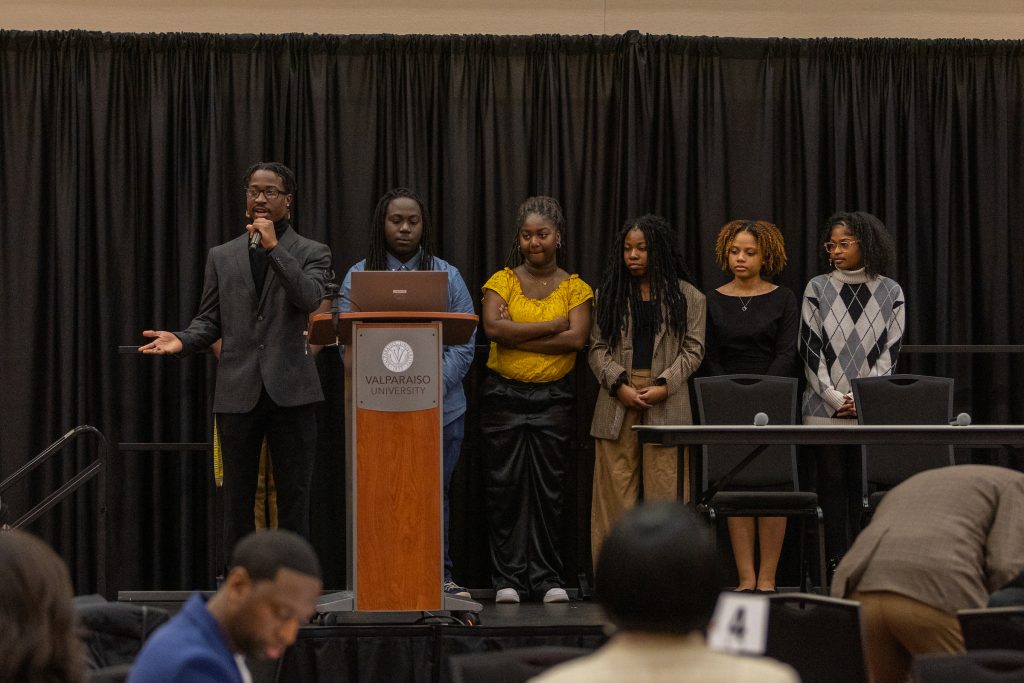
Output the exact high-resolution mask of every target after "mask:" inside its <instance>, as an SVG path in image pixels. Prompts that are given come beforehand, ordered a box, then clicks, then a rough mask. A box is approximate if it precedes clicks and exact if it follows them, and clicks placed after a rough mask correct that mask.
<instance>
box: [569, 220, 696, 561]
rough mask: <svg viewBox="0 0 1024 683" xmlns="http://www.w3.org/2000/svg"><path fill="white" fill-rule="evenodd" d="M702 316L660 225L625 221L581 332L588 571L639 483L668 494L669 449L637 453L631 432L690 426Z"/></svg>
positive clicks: (673, 475)
mask: <svg viewBox="0 0 1024 683" xmlns="http://www.w3.org/2000/svg"><path fill="white" fill-rule="evenodd" d="M704 311H705V299H704V295H703V294H701V293H700V291H699V290H698V289H697V288H696V287H695V286H694V285H693V284H692V281H691V280H690V277H689V275H688V274H687V272H686V269H685V268H684V266H683V259H682V256H681V254H680V252H679V249H678V247H677V246H676V244H675V240H674V237H673V235H672V232H671V230H670V228H669V225H668V222H667V221H666V220H665V219H664V218H661V217H660V216H652V215H645V216H640V217H639V218H634V219H631V220H629V221H626V224H625V225H624V226H623V227H622V229H621V230H620V231H619V233H618V235H616V237H615V240H614V241H613V242H612V245H611V250H610V253H609V257H608V266H607V268H606V270H605V277H604V280H603V282H602V283H601V287H600V289H599V290H598V293H597V315H596V318H595V321H594V326H593V328H592V330H591V333H590V354H589V356H588V360H589V362H590V368H591V370H592V371H593V372H594V375H595V376H596V377H597V381H598V383H599V384H600V390H599V391H598V398H597V405H596V406H595V408H594V418H593V421H592V423H591V427H590V434H591V436H593V437H594V438H595V461H594V489H593V505H592V508H591V516H590V529H591V531H590V542H591V551H592V555H593V559H594V562H595V563H596V562H597V557H598V553H599V552H600V548H601V543H602V542H603V541H604V538H605V536H606V535H607V534H608V531H609V529H610V528H611V526H612V524H613V523H614V522H615V520H616V519H618V517H619V516H620V515H621V514H622V513H623V512H624V511H625V510H626V509H628V508H630V507H632V506H633V505H635V504H636V502H637V500H638V498H639V497H640V486H641V481H642V483H643V498H644V499H645V500H648V501H650V500H671V499H674V498H676V497H677V495H678V476H679V474H678V467H679V456H678V452H679V451H678V449H677V448H676V447H674V446H672V447H665V446H657V445H654V444H646V445H644V446H643V447H642V448H641V446H640V444H639V442H638V440H637V438H636V435H635V434H634V433H633V431H632V426H633V425H634V424H648V425H663V424H692V422H693V416H692V411H691V409H690V397H689V391H688V389H687V380H688V379H689V377H690V375H692V374H693V373H694V372H695V371H696V370H697V368H698V367H699V366H700V364H701V360H702V359H703V357H704ZM687 460H688V459H687V458H686V457H684V465H683V472H684V483H683V490H684V492H687V491H688V490H689V482H688V479H687V477H686V473H687V472H688V467H687V465H686V461H687ZM684 498H685V495H684Z"/></svg>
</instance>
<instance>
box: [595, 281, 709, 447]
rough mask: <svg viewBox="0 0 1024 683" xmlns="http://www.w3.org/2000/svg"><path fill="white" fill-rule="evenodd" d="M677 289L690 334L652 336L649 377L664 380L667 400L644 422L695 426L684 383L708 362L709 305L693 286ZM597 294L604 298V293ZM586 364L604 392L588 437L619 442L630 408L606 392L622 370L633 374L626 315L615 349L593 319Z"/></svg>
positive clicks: (663, 330)
mask: <svg viewBox="0 0 1024 683" xmlns="http://www.w3.org/2000/svg"><path fill="white" fill-rule="evenodd" d="M679 288H680V290H682V292H683V296H684V297H685V299H686V333H685V334H684V336H683V338H682V339H680V338H679V337H678V336H676V334H675V333H673V332H670V331H668V329H667V328H666V327H665V326H664V325H663V326H662V327H661V329H660V330H658V333H657V335H655V337H654V354H653V356H652V357H651V377H652V378H653V379H658V378H664V379H665V386H666V387H667V388H668V398H667V399H665V400H664V401H662V402H661V403H658V404H656V405H654V406H651V408H650V409H649V410H648V411H647V413H646V414H645V415H644V419H643V423H644V424H649V425H665V424H692V423H693V411H692V410H691V408H690V392H689V389H688V387H687V383H686V381H687V380H688V379H689V378H690V375H692V374H693V373H694V372H696V371H697V368H698V367H700V363H701V361H702V360H703V359H704V327H705V324H706V320H705V310H706V308H707V304H706V301H705V299H704V295H703V294H702V293H701V292H700V291H699V290H698V289H697V288H696V287H694V286H693V285H691V284H690V283H688V282H684V281H683V280H680V281H679ZM597 296H600V293H598V294H597ZM663 319H664V317H663ZM587 360H588V362H589V363H590V369H591V370H592V371H593V372H594V375H595V376H596V377H597V382H598V384H600V385H601V390H600V391H598V394H597V404H596V405H595V406H594V419H593V421H592V422H591V424H590V435H591V436H593V437H595V438H598V439H616V438H618V436H619V431H620V430H621V429H622V418H623V417H624V416H625V414H626V407H625V406H624V405H622V404H621V403H619V400H618V399H617V398H614V397H613V396H612V395H611V394H610V393H608V392H609V391H610V390H611V387H612V385H613V384H615V381H616V380H617V379H618V378H619V376H620V375H622V373H623V372H625V373H626V377H629V376H630V374H631V373H632V371H633V323H632V320H630V319H629V317H628V314H627V319H626V327H625V329H624V330H623V332H622V336H621V337H620V339H619V343H618V345H617V346H616V347H614V348H612V347H610V346H608V344H607V342H606V341H605V340H604V339H602V338H601V330H600V328H599V327H598V325H597V317H596V316H595V318H594V324H593V326H592V327H591V330H590V353H589V354H588V356H587Z"/></svg>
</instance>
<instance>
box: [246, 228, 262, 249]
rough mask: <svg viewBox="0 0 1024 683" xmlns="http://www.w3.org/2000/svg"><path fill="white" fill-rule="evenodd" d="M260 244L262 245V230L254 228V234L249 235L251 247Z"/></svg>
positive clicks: (253, 247)
mask: <svg viewBox="0 0 1024 683" xmlns="http://www.w3.org/2000/svg"><path fill="white" fill-rule="evenodd" d="M258 246H260V231H259V230H253V231H252V234H251V235H249V248H250V249H255V248H256V247H258Z"/></svg>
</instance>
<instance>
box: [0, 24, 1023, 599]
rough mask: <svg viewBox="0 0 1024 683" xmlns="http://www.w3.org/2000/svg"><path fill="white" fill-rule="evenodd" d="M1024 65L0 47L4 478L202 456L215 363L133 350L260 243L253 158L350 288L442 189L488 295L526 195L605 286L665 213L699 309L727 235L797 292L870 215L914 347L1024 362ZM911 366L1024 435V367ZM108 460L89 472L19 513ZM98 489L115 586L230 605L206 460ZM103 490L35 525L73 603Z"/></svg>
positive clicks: (970, 53) (973, 50) (331, 513)
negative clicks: (42, 455) (781, 243)
mask: <svg viewBox="0 0 1024 683" xmlns="http://www.w3.org/2000/svg"><path fill="white" fill-rule="evenodd" d="M1022 68H1024V43H1021V42H1009V41H1006V42H984V41H959V40H958V41H914V40H825V39H822V40H790V39H769V40H745V39H743V40H741V39H720V38H683V37H667V36H647V35H641V34H637V33H629V34H625V35H622V36H609V37H604V36H600V37H598V36H579V37H569V36H536V37H515V36H513V37H494V36H465V37H452V36H437V37H434V36H403V37H397V36H320V35H317V36H299V35H284V36H252V35H239V36H221V35H196V34H165V35H129V34H97V33H86V32H60V33H54V32H16V31H3V32H0V201H2V202H3V207H4V211H3V214H4V218H3V219H2V223H0V287H2V290H0V291H2V296H0V321H2V325H0V378H2V382H3V388H4V391H5V393H6V397H5V399H6V400H5V401H4V407H5V410H4V412H3V414H2V417H0V473H2V474H3V475H5V476H6V475H8V474H10V473H11V472H12V471H13V470H14V469H15V468H16V467H18V466H19V465H21V464H22V463H24V462H25V461H27V460H28V459H29V458H30V457H31V456H32V455H33V454H34V453H36V452H38V451H40V450H42V448H44V447H45V446H46V445H47V444H48V443H50V442H51V441H53V440H54V439H56V438H57V437H58V436H59V435H60V434H62V433H63V432H65V431H66V430H67V429H68V428H70V427H71V426H73V425H75V424H82V423H90V424H94V425H96V426H97V427H99V428H100V429H101V430H103V431H104V432H105V433H107V434H108V435H110V436H111V437H112V438H113V439H114V440H115V441H123V442H128V441H182V442H193V441H207V440H209V438H210V424H211V417H210V402H209V396H210V388H211V387H212V382H213V377H214V372H215V365H214V362H213V361H212V360H211V359H209V358H206V357H200V358H194V359H188V360H184V361H168V360H164V359H153V358H140V357H137V356H132V355H119V354H118V353H117V347H118V346H119V345H129V344H137V343H138V342H139V341H140V335H139V332H140V331H141V330H143V329H146V328H165V329H180V328H182V327H184V326H185V325H186V324H187V323H188V321H189V320H190V319H191V317H192V315H194V313H195V310H196V306H197V303H198V300H199V295H200V289H201V283H202V272H203V265H204V262H205V257H206V252H207V251H208V250H209V248H210V247H212V246H214V245H217V244H219V243H221V242H224V241H225V240H227V239H229V238H231V237H233V236H235V235H237V234H238V233H239V232H240V231H241V229H242V224H243V221H242V213H243V197H242V192H241V176H242V173H243V171H244V169H245V168H246V167H247V166H248V165H249V164H250V163H252V162H253V161H256V160H260V159H277V160H281V161H283V162H285V163H286V164H288V165H290V166H292V167H293V168H294V169H295V171H296V173H297V176H298V180H299V188H298V192H297V194H296V209H295V225H296V228H297V230H298V231H299V232H300V233H301V234H304V235H307V236H309V237H312V238H314V239H317V240H322V241H325V242H327V243H329V244H330V245H331V248H332V249H333V252H334V261H335V267H336V269H337V271H338V273H339V275H340V274H342V273H344V271H345V269H347V268H348V267H349V266H350V265H351V264H352V263H354V262H355V261H357V260H359V259H360V258H362V257H363V256H364V255H365V251H366V247H367V244H368V239H367V228H368V223H369V217H370V214H371V211H372V208H373V206H374V204H375V202H376V199H377V197H378V196H380V194H382V193H383V192H384V191H385V190H387V189H388V188H390V187H393V186H396V185H407V186H410V187H413V188H415V189H416V190H417V191H418V192H419V193H420V194H421V195H422V196H424V198H425V199H426V201H427V204H428V208H429V210H430V211H431V213H432V214H433V217H434V220H435V224H436V225H437V229H438V234H439V242H440V245H439V247H440V253H441V255H442V256H443V257H444V258H446V259H448V260H450V261H452V262H453V263H455V264H456V265H457V266H458V267H459V268H460V269H461V270H462V272H463V274H464V276H465V278H466V280H467V283H468V284H469V286H470V288H471V289H472V290H473V291H474V292H479V287H480V285H481V284H482V283H483V282H484V280H485V279H486V278H487V277H488V276H489V275H490V274H491V273H492V272H493V271H495V270H496V269H498V268H499V267H500V266H501V265H502V262H503V260H504V257H505V254H506V252H507V250H508V247H509V246H510V243H511V240H512V238H513V230H514V226H513V212H514V210H515V208H516V206H517V204H518V202H520V201H521V200H522V199H523V198H524V197H526V196H527V195H529V194H536V193H545V194H552V195H554V196H556V197H558V198H559V199H560V200H561V201H562V202H563V205H564V207H565V210H566V215H567V218H568V221H569V228H568V232H567V242H568V246H569V253H570V256H571V263H570V264H569V265H570V266H571V268H572V269H573V270H576V271H578V272H580V273H581V274H582V275H583V277H584V279H586V280H587V281H588V282H590V283H591V284H593V285H597V284H599V282H600V279H601V270H602V267H603V265H604V263H605V260H606V255H607V252H608V249H609V247H610V245H609V240H610V239H611V235H612V234H613V233H614V232H615V231H616V230H617V228H618V227H619V226H621V224H622V223H623V222H624V221H625V220H626V219H627V218H629V217H631V216H635V215H637V214H640V213H645V212H654V213H661V214H663V215H665V216H667V217H668V219H669V220H670V221H671V223H672V225H673V226H674V227H675V230H676V232H677V234H678V237H679V240H680V243H681V245H682V246H683V247H684V251H685V254H686V256H687V258H688V259H689V261H690V264H691V267H692V270H693V273H694V275H695V276H696V277H697V278H698V281H699V282H700V283H701V285H702V286H703V287H704V288H706V289H707V288H712V287H715V286H717V285H718V284H720V283H721V282H723V281H724V279H725V278H724V276H723V275H722V274H721V273H720V272H719V271H718V270H717V268H716V266H715V263H714V258H713V253H712V250H713V239H714V235H715V234H716V232H717V230H718V228H719V227H720V226H721V225H722V224H723V223H725V222H726V221H728V220H730V219H734V218H741V217H745V218H762V219H767V220H771V221H774V222H776V223H777V224H779V225H780V226H781V227H782V229H783V232H784V234H785V236H786V239H787V243H788V248H789V256H790V264H789V267H788V268H787V269H786V271H785V272H784V273H783V275H782V276H781V278H780V281H781V282H782V283H783V284H785V285H787V286H789V287H791V288H792V289H794V290H795V291H797V292H798V293H800V292H801V291H802V289H803V285H804V283H805V282H806V281H807V279H809V278H810V277H811V276H812V275H814V274H816V273H818V272H820V270H821V268H822V267H823V258H822V257H823V252H822V250H821V247H820V244H819V242H820V239H819V232H820V229H821V227H822V223H823V221H824V220H825V219H826V218H827V216H828V215H829V214H831V213H832V212H833V211H835V210H839V209H847V210H853V209H863V210H867V211H871V212H873V213H875V214H877V215H878V216H879V217H881V218H882V220H883V221H884V222H885V223H886V225H888V226H889V227H890V228H891V230H892V232H893V234H894V235H895V237H896V242H897V245H898V249H899V258H898V265H897V268H896V272H895V273H893V275H894V276H895V278H896V279H897V280H898V281H900V282H901V283H902V285H903V287H904V289H905V291H906V295H907V301H908V317H907V337H906V342H907V343H918V344H923V343H928V344H931V343H977V344H985V343H988V344H1006V343H1021V342H1022V339H1024V334H1022V332H1024V330H1022V327H1024V316H1021V315H1019V313H1018V311H1019V309H1020V306H1019V303H1018V301H1017V299H1018V296H1017V295H1018V293H1019V292H1021V291H1022V285H1024V282H1022V280H1024V274H1022V273H1024V271H1022V269H1021V268H1020V267H1019V265H1018V264H1019V263H1021V262H1022V257H1024V253H1022V251H1024V247H1022V241H1021V240H1020V239H1018V234H1017V232H1016V228H1017V221H1018V220H1019V217H1020V216H1021V215H1022V214H1024V211H1022V209H1024V206H1022V204H1024V173H1022V159H1024V111H1022V109H1024V74H1022ZM474 296H476V294H474ZM905 361H906V362H905V364H904V365H903V367H901V370H906V369H910V370H917V371H924V372H933V373H936V374H947V375H950V376H953V377H955V378H956V380H957V386H958V390H957V404H958V405H957V408H958V409H960V410H967V411H969V412H970V413H972V415H973V416H974V418H975V421H976V422H979V423H981V422H1021V421H1022V419H1024V408H1022V407H1021V405H1022V404H1021V402H1020V401H1016V400H1014V392H1013V388H1014V387H1018V386H1021V385H1022V384H1024V366H1022V364H1021V362H1020V356H1008V355H979V356H974V357H971V356H948V357H946V356H939V357H934V356H918V357H914V358H911V357H909V356H908V357H906V358H905ZM320 365H321V370H322V378H323V380H324V382H325V385H326V387H327V389H328V394H329V396H330V397H331V398H330V400H331V401H334V403H332V404H331V405H328V406H325V407H324V409H323V414H322V416H321V417H322V419H323V421H324V423H326V424H328V425H331V424H336V423H337V419H336V417H337V415H339V414H340V408H339V406H338V405H337V401H338V400H340V390H339V389H338V387H337V385H338V384H339V382H340V380H339V373H340V369H339V368H338V366H337V360H336V359H331V358H329V357H325V358H322V359H321V361H320ZM581 381H583V382H587V381H591V380H590V378H589V376H585V377H584V378H582V380H581ZM471 384H472V383H471ZM581 395H582V396H590V395H592V393H591V392H590V391H583V392H581ZM471 400H473V399H472V397H471ZM471 414H472V407H471ZM579 415H580V423H581V425H582V426H581V428H580V430H579V434H580V435H581V438H580V445H579V448H578V451H579V455H578V459H579V462H578V467H573V468H570V471H571V472H572V473H573V474H574V476H575V477H577V479H576V480H574V481H571V482H568V483H567V488H568V489H569V490H570V491H576V492H577V493H578V494H579V500H578V501H577V500H576V498H574V497H572V496H570V501H571V502H572V505H571V507H570V510H572V509H575V511H576V512H575V515H576V519H574V520H570V522H569V524H568V526H569V527H573V528H575V529H576V531H577V534H576V536H575V537H574V538H571V539H567V541H566V551H565V552H566V555H567V556H570V557H567V570H566V571H567V574H568V576H567V578H569V579H571V578H572V576H573V575H574V573H575V572H576V571H582V570H583V569H582V567H583V566H585V565H586V564H587V558H586V557H585V554H586V553H585V550H584V551H580V550H579V547H580V544H579V543H578V538H585V534H586V525H587V510H588V506H587V505H586V502H587V500H586V496H587V492H588V491H589V482H586V481H582V479H580V478H581V477H586V476H587V473H589V471H590V465H589V463H588V461H587V458H588V457H589V448H590V444H589V443H587V438H586V423H587V422H588V421H589V415H590V406H589V405H588V404H587V405H585V404H583V403H581V405H580V407H579ZM339 429H340V427H335V428H334V430H333V431H331V430H328V431H325V432H324V434H325V435H324V437H323V438H322V439H321V441H322V445H321V449H320V455H321V460H320V463H319V464H318V468H319V469H318V472H319V475H318V482H317V485H318V487H319V489H318V492H319V499H318V500H319V502H318V504H317V506H316V510H317V511H316V512H315V515H317V517H316V518H315V519H314V534H315V536H316V538H315V539H314V540H315V542H316V544H317V546H318V549H319V550H320V552H321V554H322V555H325V556H327V557H329V558H332V562H333V563H336V562H339V561H341V560H342V559H343V557H344V552H343V543H344V538H343V536H342V534H341V532H340V531H339V529H341V528H343V523H342V520H341V519H339V515H343V510H344V503H343V500H342V499H341V495H342V494H341V493H340V492H341V491H343V483H344V482H343V481H342V475H343V464H342V460H343V456H342V453H341V450H340V447H341V444H342V443H343V442H342V436H341V434H340V432H339V431H338V430H339ZM472 430H473V427H472V426H469V427H468V428H467V433H468V434H469V433H471V431H472ZM473 448H474V441H473V439H472V438H471V437H470V436H467V448H466V450H465V452H464V455H463V458H464V460H465V461H466V462H465V463H464V464H463V466H462V468H461V472H462V473H461V474H460V475H459V476H457V479H456V482H457V489H458V490H457V491H456V492H455V494H454V496H455V497H454V499H453V500H454V502H453V505H454V506H455V512H454V513H453V519H456V520H461V523H463V524H471V525H480V524H482V521H481V520H482V516H480V515H475V514H470V513H471V510H472V506H473V505H476V504H478V503H479V502H480V501H479V478H478V474H479V472H478V468H476V467H475V457H476V453H475V452H474V450H473ZM95 452H96V449H95V447H94V446H91V445H89V444H88V443H82V444H80V445H78V446H77V447H76V448H73V449H70V450H69V451H68V452H66V453H65V454H64V455H63V456H62V457H61V458H60V459H59V460H57V461H55V462H54V463H53V464H52V465H50V466H48V467H46V468H44V470H43V471H42V472H40V473H39V475H38V476H35V477H33V478H32V479H31V480H30V481H29V482H28V483H27V484H25V485H24V486H21V487H19V488H18V489H17V490H16V491H14V492H12V493H11V496H10V502H11V505H12V508H14V509H15V511H23V510H25V509H27V508H28V507H29V506H30V505H31V503H32V502H34V501H36V500H38V499H40V498H42V496H43V495H45V493H46V492H48V491H49V490H51V489H52V488H54V487H55V486H56V485H57V484H58V483H59V481H61V480H63V479H67V478H69V477H70V476H71V475H72V473H73V472H74V471H76V470H77V469H80V468H81V467H83V466H84V465H85V464H86V463H87V462H88V461H89V459H90V458H91V457H93V456H94V455H95ZM985 457H990V458H995V459H996V460H997V461H999V462H1003V463H1010V464H1015V465H1017V466H1020V465H1021V464H1022V462H1021V459H1020V458H1019V457H1014V456H1005V455H999V454H992V455H990V456H985ZM110 477H111V483H110V487H111V496H110V501H111V508H110V512H111V520H112V530H113V539H112V541H113V546H114V547H113V549H112V552H111V560H112V562H111V566H112V570H113V571H115V575H114V577H113V578H114V580H115V585H116V586H118V587H121V588H188V587H194V586H209V585H211V581H212V578H213V575H212V565H213V548H214V543H213V538H214V526H213V524H212V522H211V519H212V517H213V515H214V509H213V505H212V500H213V499H212V497H211V495H210V491H211V490H212V474H211V472H210V468H209V463H208V462H207V460H206V458H204V457H203V456H202V454H188V453H184V454H178V453H123V454H120V455H119V456H118V457H117V458H116V460H115V461H114V462H113V463H112V464H111V469H110ZM95 495H96V494H95V489H94V488H93V487H87V488H86V489H85V492H84V493H83V494H80V495H78V496H76V497H75V498H73V499H72V500H71V501H70V502H68V503H65V504H63V505H62V506H61V507H60V508H59V509H58V511H56V512H54V513H51V514H50V515H48V516H46V517H45V518H43V519H42V520H41V521H40V522H38V523H37V524H36V526H35V530H36V531H38V532H39V533H41V534H42V535H44V536H45V537H46V538H48V539H49V540H50V541H51V542H53V543H54V545H55V546H56V547H57V548H58V549H59V551H60V552H61V553H62V555H63V556H64V557H65V558H66V559H67V560H68V561H69V563H70V564H71V567H72V574H73V578H74V580H75V583H76V586H77V587H78V590H79V591H80V592H85V591H87V590H90V589H91V587H92V584H93V582H94V579H95V577H94V573H93V560H94V556H95V552H96V549H95V546H94V542H93V533H94V531H95V529H94V525H93V523H92V519H91V514H92V510H93V508H94V506H95V503H96V501H95ZM574 495H575V494H574ZM577 503H578V504H577ZM455 538H456V539H459V538H463V539H481V538H485V535H484V534H483V533H482V531H481V530H480V529H477V528H475V527H474V528H473V529H472V530H470V531H468V532H467V531H465V530H462V531H459V532H458V533H457V534H456V536H455ZM583 545H585V544H583ZM339 548H340V549H341V550H339ZM453 552H454V553H455V555H456V567H459V566H463V567H467V568H469V569H468V570H467V571H466V574H465V575H463V576H457V578H460V579H461V580H462V582H463V583H469V584H471V585H484V584H485V582H486V575H487V573H486V568H485V567H484V565H485V564H486V562H485V560H483V559H481V558H486V552H487V551H486V547H482V545H481V544H480V543H476V542H472V543H470V542H466V543H461V544H460V543H459V542H458V541H457V542H456V544H455V547H454V548H453ZM457 573H458V569H457ZM334 578H335V579H336V576H335V577H334Z"/></svg>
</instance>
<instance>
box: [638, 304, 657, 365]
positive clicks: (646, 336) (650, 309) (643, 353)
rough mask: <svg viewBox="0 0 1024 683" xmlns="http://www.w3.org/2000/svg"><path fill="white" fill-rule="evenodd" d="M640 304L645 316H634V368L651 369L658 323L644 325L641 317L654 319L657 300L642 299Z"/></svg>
mask: <svg viewBox="0 0 1024 683" xmlns="http://www.w3.org/2000/svg"><path fill="white" fill-rule="evenodd" d="M640 306H641V310H642V311H643V316H639V315H634V316H633V368H634V369H636V368H639V369H641V370H649V369H650V367H651V359H652V358H653V357H654V337H655V336H657V333H658V330H657V326H656V325H644V324H643V323H642V322H641V319H642V318H646V319H647V320H653V319H654V315H655V313H656V311H657V309H656V308H655V306H657V302H655V301H641V302H640ZM662 324H664V322H663V323H662Z"/></svg>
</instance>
